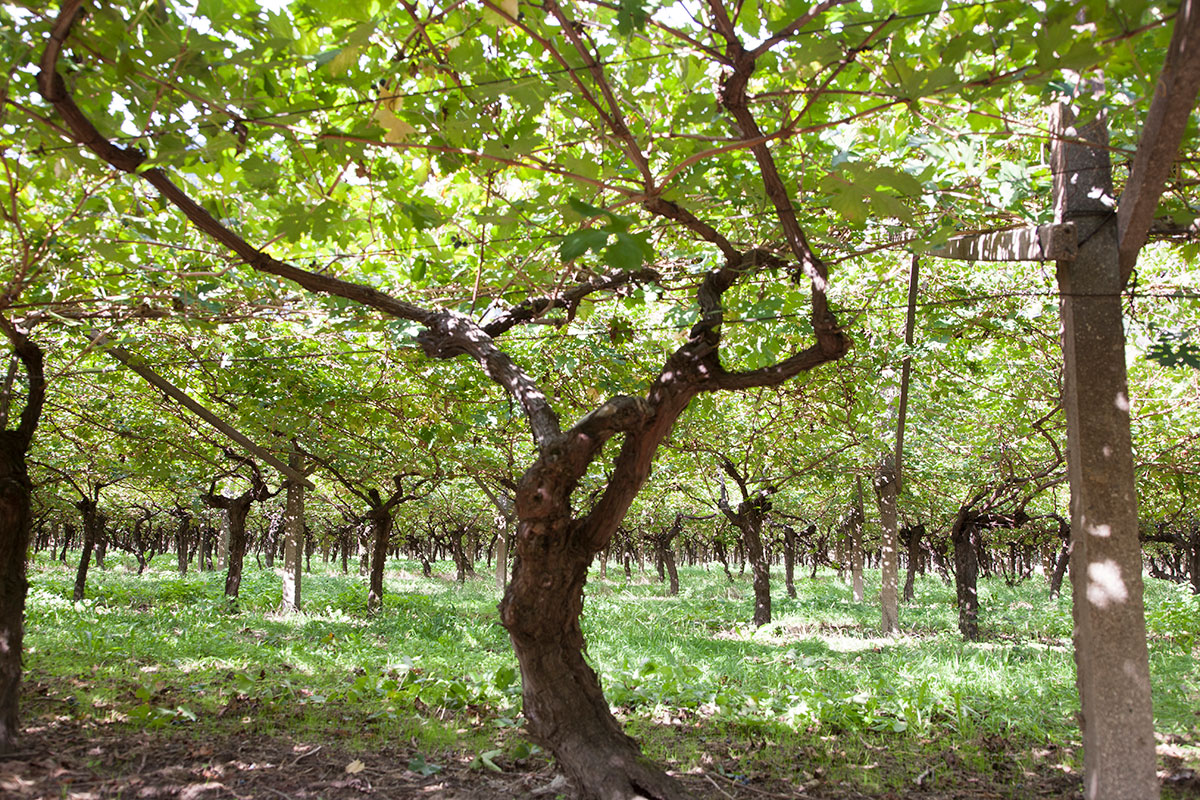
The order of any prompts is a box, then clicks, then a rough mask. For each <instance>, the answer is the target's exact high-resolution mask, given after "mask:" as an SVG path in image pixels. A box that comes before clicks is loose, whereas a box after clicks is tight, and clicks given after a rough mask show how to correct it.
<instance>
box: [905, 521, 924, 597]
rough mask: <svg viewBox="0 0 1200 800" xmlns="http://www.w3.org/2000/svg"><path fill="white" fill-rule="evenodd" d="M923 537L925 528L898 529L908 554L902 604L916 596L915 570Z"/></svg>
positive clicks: (920, 553)
mask: <svg viewBox="0 0 1200 800" xmlns="http://www.w3.org/2000/svg"><path fill="white" fill-rule="evenodd" d="M924 536H925V526H924V525H922V524H917V525H913V526H912V527H909V528H901V529H900V537H901V538H902V539H903V540H904V544H905V549H906V550H907V552H908V574H907V576H906V577H905V579H904V595H903V598H904V602H906V603H907V602H909V601H910V600H912V599H913V597H914V596H915V595H916V591H915V589H916V580H917V570H918V569H919V568H920V566H921V559H922V558H923V557H924V554H923V553H922V552H921V539H922V537H924Z"/></svg>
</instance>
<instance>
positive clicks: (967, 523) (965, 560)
mask: <svg viewBox="0 0 1200 800" xmlns="http://www.w3.org/2000/svg"><path fill="white" fill-rule="evenodd" d="M950 541H952V542H953V543H954V591H955V594H956V595H957V598H958V630H959V633H961V634H962V635H963V638H964V639H966V640H967V641H975V640H976V639H978V638H979V588H978V582H979V554H978V548H979V532H978V529H977V528H976V527H975V526H974V525H973V524H971V511H970V509H969V508H967V507H964V508H961V509H959V512H958V517H957V518H956V519H955V520H954V527H953V528H952V529H951V531H950Z"/></svg>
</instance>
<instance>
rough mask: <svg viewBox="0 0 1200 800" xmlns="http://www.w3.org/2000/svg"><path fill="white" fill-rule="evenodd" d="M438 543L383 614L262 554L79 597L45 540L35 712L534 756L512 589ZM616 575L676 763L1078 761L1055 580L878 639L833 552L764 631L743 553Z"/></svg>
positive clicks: (600, 612) (1172, 619)
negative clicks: (716, 562) (269, 563)
mask: <svg viewBox="0 0 1200 800" xmlns="http://www.w3.org/2000/svg"><path fill="white" fill-rule="evenodd" d="M160 562H165V559H160ZM164 566H165V564H164ZM438 566H439V567H441V569H440V570H438V577H435V578H433V579H423V578H421V577H419V568H418V566H417V565H416V564H414V563H410V562H402V561H401V562H395V563H393V564H391V565H389V571H388V587H387V590H388V591H387V594H386V597H385V603H384V610H383V613H381V614H378V615H374V616H368V615H367V613H366V590H365V587H364V580H363V579H361V578H359V577H358V576H357V575H351V576H343V575H341V574H340V573H336V572H333V571H324V570H325V569H326V567H325V566H324V565H322V567H321V570H322V571H319V572H317V573H316V574H306V575H305V577H304V586H303V589H304V606H305V609H306V611H305V613H303V614H299V615H294V616H283V615H280V614H278V613H277V612H276V611H275V609H276V608H277V606H278V604H279V600H280V582H279V579H278V578H277V576H276V575H275V574H274V573H273V572H269V571H262V570H258V569H256V568H253V567H251V568H250V569H249V570H248V572H247V574H246V575H245V577H244V579H243V583H242V597H241V601H240V603H239V604H238V606H237V607H236V608H230V607H228V606H227V604H226V602H225V600H224V599H223V597H222V588H223V579H224V576H223V573H191V574H189V575H187V576H179V575H178V574H176V573H174V572H172V571H167V570H165V569H158V568H153V567H152V568H151V569H150V570H149V571H148V572H147V574H145V575H143V576H141V577H138V576H137V575H135V574H133V571H132V565H131V564H128V563H126V562H123V561H122V560H121V558H120V557H117V558H110V560H109V566H108V568H107V569H105V570H98V569H93V571H92V572H91V574H90V582H89V586H88V597H89V599H88V600H86V601H84V602H83V603H79V604H75V603H72V602H71V601H70V593H71V583H72V580H73V570H71V569H68V568H67V567H64V566H62V565H60V564H57V563H53V562H49V561H46V560H44V559H38V560H37V561H36V563H35V564H34V565H33V566H32V568H31V584H32V588H31V591H30V596H29V603H28V612H27V630H28V633H27V638H26V645H27V658H26V665H27V670H28V683H27V691H26V696H27V699H26V701H25V709H26V714H27V715H35V716H37V715H43V716H46V715H53V716H62V715H69V716H71V717H74V718H76V719H78V720H80V721H82V722H85V723H89V724H106V725H115V726H127V727H130V728H134V729H168V730H170V731H171V732H172V733H173V734H179V733H184V734H186V735H193V736H196V737H198V738H205V737H209V736H217V735H221V734H222V733H228V732H230V731H231V730H235V729H237V728H239V727H240V726H246V725H250V724H251V721H253V724H254V729H255V730H256V731H261V732H264V733H267V734H280V735H288V736H292V737H297V738H306V739H315V740H330V739H334V740H336V741H338V742H339V743H340V744H341V745H344V746H346V747H349V748H351V749H353V748H354V747H363V748H370V747H372V746H373V743H377V742H379V741H380V740H381V739H382V740H388V741H395V740H405V741H409V742H411V743H413V744H414V745H415V747H416V748H417V749H418V750H419V751H421V752H423V753H427V754H429V758H430V759H431V760H433V759H437V758H440V757H443V756H445V755H446V754H447V753H448V752H450V751H453V752H456V753H458V754H459V755H462V754H463V753H466V754H467V755H468V756H469V755H470V754H472V753H481V752H490V751H493V750H496V749H501V750H503V751H504V752H505V753H506V754H508V755H509V756H511V757H516V758H520V757H524V756H525V755H528V752H529V748H528V747H527V746H526V745H525V744H524V743H523V742H522V741H521V740H520V738H519V737H518V736H516V735H515V733H516V732H517V728H518V727H519V720H520V718H519V711H520V685H519V680H518V672H517V669H516V663H515V660H514V658H513V656H512V653H511V650H510V648H509V645H508V640H507V636H506V635H505V633H504V631H503V630H502V629H501V627H500V626H499V623H498V615H497V612H496V602H497V600H498V594H497V592H496V590H495V589H494V588H493V587H492V585H491V583H490V581H485V580H482V579H479V580H472V581H468V582H467V583H466V584H465V585H461V586H460V585H458V584H455V583H454V582H453V581H451V580H448V579H446V577H445V576H448V575H452V574H453V569H452V567H450V566H449V565H438ZM328 569H329V570H332V569H333V567H332V565H329V567H328ZM614 574H615V577H616V578H617V579H616V580H610V581H600V580H599V579H598V578H597V577H595V576H594V577H593V580H592V581H591V582H590V583H589V585H588V599H587V603H586V606H585V615H584V629H585V634H586V637H587V641H588V653H589V658H590V659H591V660H592V662H593V664H594V665H595V666H596V668H597V670H598V671H599V672H600V675H601V679H602V681H603V683H604V687H605V691H606V694H607V696H608V698H609V701H610V703H611V704H612V706H613V708H614V710H615V711H616V713H617V714H618V716H619V717H620V718H622V719H623V720H624V721H625V722H626V724H627V725H628V726H629V728H630V729H631V730H632V731H633V732H634V733H635V735H638V736H639V737H641V738H642V739H643V740H644V742H645V745H646V748H647V750H648V752H649V754H650V755H651V756H652V757H654V758H656V759H659V760H662V761H664V762H668V763H670V764H672V765H673V766H675V767H676V768H678V769H684V770H686V769H691V768H697V767H703V768H707V769H715V770H718V771H726V770H727V771H729V772H730V773H731V774H732V772H734V771H736V772H737V773H738V774H756V775H765V776H771V777H776V778H779V779H782V780H787V781H789V782H791V783H793V784H795V783H802V782H803V781H804V780H805V779H806V777H805V776H809V777H811V776H812V774H814V773H817V774H822V775H823V776H824V777H825V778H826V779H831V778H832V779H836V780H843V781H849V782H852V783H854V784H855V785H858V786H861V787H862V788H863V789H864V790H880V791H884V790H889V789H894V788H898V787H902V786H906V785H907V786H911V785H912V781H914V780H917V779H918V778H919V777H920V775H921V773H922V771H923V770H925V769H926V766H925V765H926V764H928V763H930V762H931V759H934V760H937V759H940V761H939V762H938V763H942V762H943V761H945V762H953V763H955V764H956V765H957V767H958V768H961V769H964V770H968V771H970V772H972V773H977V774H983V775H988V776H992V777H993V778H995V779H996V780H997V781H1000V782H1002V783H1004V784H1005V785H1011V784H1013V782H1014V781H1015V782H1016V784H1019V781H1020V776H1021V775H1022V774H1025V773H1024V772H1023V771H1028V770H1037V769H1039V768H1041V769H1045V768H1046V767H1047V766H1048V765H1050V766H1055V767H1057V768H1059V769H1067V770H1072V769H1077V768H1078V766H1079V763H1080V759H1081V754H1080V752H1079V744H1078V738H1079V736H1078V730H1077V728H1076V726H1075V722H1074V719H1075V712H1076V710H1077V707H1078V701H1077V697H1076V694H1075V685H1074V663H1073V659H1072V652H1071V646H1070V633H1071V609H1070V598H1069V595H1068V596H1067V597H1063V598H1059V599H1057V600H1051V599H1049V598H1048V596H1047V594H1046V588H1045V584H1044V582H1042V581H1040V580H1031V581H1027V582H1025V583H1022V584H1019V585H1017V586H1015V587H1010V586H1007V585H1005V584H1004V583H1003V582H1002V581H987V580H985V581H982V582H981V602H982V606H983V611H982V630H983V637H984V638H983V641H981V642H977V643H965V642H963V641H962V640H961V638H960V637H959V636H958V634H957V630H956V614H955V610H954V607H953V603H954V591H953V587H952V586H947V585H945V584H944V583H942V582H941V581H940V580H939V579H937V578H936V577H927V578H924V579H921V580H919V581H918V583H917V598H918V599H917V600H916V601H915V602H913V603H908V604H904V605H903V606H902V609H901V627H902V633H901V635H898V636H895V637H891V638H882V637H879V636H878V634H877V629H878V623H879V612H878V609H877V607H876V606H875V605H874V604H873V603H871V602H864V603H855V602H853V601H852V600H851V596H850V590H849V588H848V587H847V586H846V585H845V584H844V583H843V582H842V581H840V580H838V579H837V577H836V576H834V575H832V574H827V573H824V574H822V575H820V576H819V577H818V578H817V579H816V580H809V579H801V580H797V588H798V589H799V593H800V596H799V597H798V598H796V599H790V598H787V597H786V596H785V595H784V593H783V591H782V588H783V587H782V580H778V583H777V588H776V592H775V597H774V617H775V620H774V621H773V622H772V623H771V624H770V625H767V626H765V627H763V628H761V629H758V630H755V629H754V628H753V627H752V626H750V625H748V624H747V623H746V620H747V619H748V618H749V615H750V613H751V597H752V595H751V590H750V587H749V576H748V575H747V576H746V578H745V579H744V580H739V582H738V583H737V584H736V585H732V586H731V585H730V584H729V582H728V581H727V580H726V579H725V577H724V575H723V573H722V572H721V571H720V569H719V568H718V569H712V570H705V569H703V568H694V569H689V568H684V569H681V576H680V580H681V586H682V591H681V594H680V596H678V597H669V596H667V595H666V589H665V587H664V586H663V585H662V584H659V583H658V582H657V581H652V580H650V579H649V578H648V577H645V576H635V578H634V580H632V581H626V580H625V578H624V575H623V574H621V573H613V572H610V576H612V575H614ZM777 577H778V576H777ZM869 577H874V579H875V580H876V585H875V587H872V586H871V585H870V581H868V587H867V597H868V598H871V597H872V596H873V594H874V593H875V592H877V586H878V584H877V580H878V576H877V574H875V575H874V576H869ZM1147 609H1148V612H1147V622H1148V626H1149V630H1150V653H1151V670H1152V678H1153V681H1154V691H1155V712H1156V725H1157V729H1158V731H1159V733H1160V734H1161V735H1163V736H1164V737H1171V738H1172V741H1174V742H1176V743H1177V744H1180V745H1181V746H1183V747H1184V748H1185V750H1186V751H1187V752H1190V753H1191V754H1193V758H1194V755H1195V753H1197V752H1198V751H1197V750H1196V749H1195V744H1196V742H1197V739H1198V736H1197V720H1198V719H1200V718H1198V717H1197V716H1196V713H1195V709H1197V708H1198V707H1200V689H1198V686H1200V670H1198V668H1197V661H1196V649H1195V647H1196V644H1197V641H1198V637H1200V604H1198V602H1197V600H1196V598H1194V597H1192V596H1191V595H1190V594H1188V592H1187V591H1186V589H1184V588H1183V587H1178V586H1173V585H1170V584H1165V583H1162V582H1160V581H1153V580H1152V581H1149V583H1148V585H1147ZM1014 770H1015V772H1014ZM1014 776H1015V777H1014ZM1014 791H1015V790H1014Z"/></svg>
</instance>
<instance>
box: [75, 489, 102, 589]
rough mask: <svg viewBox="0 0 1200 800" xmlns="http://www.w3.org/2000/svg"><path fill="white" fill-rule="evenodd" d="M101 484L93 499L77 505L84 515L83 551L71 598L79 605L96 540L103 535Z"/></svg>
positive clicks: (84, 500) (76, 571)
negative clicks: (100, 505) (100, 501)
mask: <svg viewBox="0 0 1200 800" xmlns="http://www.w3.org/2000/svg"><path fill="white" fill-rule="evenodd" d="M100 488H101V486H100V484H97V485H96V487H95V490H94V496H93V497H83V498H81V499H80V500H79V502H78V503H76V504H75V507H76V508H78V509H79V513H81V514H82V515H83V551H82V553H81V554H80V556H79V566H78V567H77V568H76V569H75V588H74V590H73V591H72V593H71V598H72V599H73V600H74V601H75V602H76V603H78V602H79V601H80V600H82V599H83V597H84V594H85V593H86V590H87V576H88V567H89V566H91V563H92V554H93V553H94V552H95V549H96V539H97V538H99V537H100V536H101V535H102V529H103V527H104V515H103V514H101V513H100V512H99V509H98V502H99V500H98V498H99V496H100Z"/></svg>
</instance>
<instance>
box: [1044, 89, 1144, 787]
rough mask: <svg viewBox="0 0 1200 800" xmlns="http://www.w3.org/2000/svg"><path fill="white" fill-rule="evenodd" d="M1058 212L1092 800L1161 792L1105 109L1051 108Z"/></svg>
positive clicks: (1080, 668) (1078, 649)
mask: <svg viewBox="0 0 1200 800" xmlns="http://www.w3.org/2000/svg"><path fill="white" fill-rule="evenodd" d="M1051 113H1052V120H1051V122H1052V128H1053V130H1054V143H1053V150H1052V156H1051V165H1052V170H1053V173H1054V210H1055V222H1059V223H1074V224H1075V227H1076V230H1077V232H1078V237H1079V238H1078V240H1079V250H1078V253H1077V254H1076V256H1075V258H1074V259H1073V260H1065V261H1058V262H1057V275H1058V286H1059V292H1060V298H1061V299H1060V309H1061V314H1062V341H1063V359H1064V371H1063V383H1064V387H1063V394H1064V397H1063V405H1064V408H1065V410H1066V416H1067V442H1068V446H1067V467H1068V473H1069V476H1070V483H1071V538H1072V545H1073V547H1072V553H1071V562H1070V571H1071V585H1072V588H1073V592H1074V616H1075V662H1076V669H1077V677H1076V681H1077V684H1078V688H1079V697H1080V703H1081V706H1082V717H1081V720H1080V725H1081V728H1082V730H1083V751H1084V793H1085V796H1086V797H1087V798H1088V800H1153V798H1157V797H1158V796H1159V787H1158V779H1157V776H1156V772H1155V750H1154V719H1153V715H1152V712H1151V703H1150V669H1149V658H1148V653H1147V648H1146V623H1145V616H1144V611H1143V605H1142V556H1141V547H1140V545H1139V542H1138V518H1137V497H1136V494H1135V490H1134V473H1133V450H1132V441H1131V437H1130V431H1129V394H1128V388H1127V383H1126V373H1125V331H1124V327H1123V324H1122V317H1121V291H1122V289H1123V287H1124V280H1123V278H1122V275H1121V267H1120V263H1119V257H1118V249H1117V223H1116V214H1115V205H1116V203H1115V200H1114V196H1113V188H1112V170H1111V166H1110V163H1109V157H1108V150H1107V146H1108V132H1107V128H1106V124H1105V120H1104V117H1103V115H1101V116H1100V117H1098V118H1096V119H1094V120H1093V121H1090V122H1087V123H1086V124H1082V125H1076V119H1077V116H1078V115H1079V110H1078V108H1077V107H1076V106H1075V105H1073V102H1072V101H1063V102H1060V103H1058V104H1057V105H1056V106H1055V107H1054V108H1053V109H1052V112H1051Z"/></svg>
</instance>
